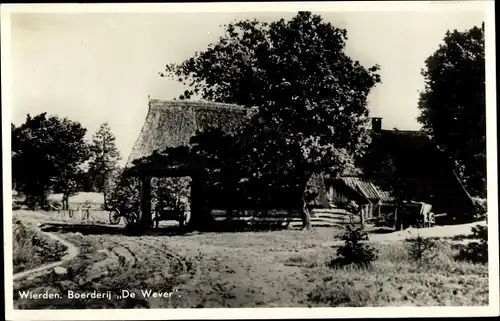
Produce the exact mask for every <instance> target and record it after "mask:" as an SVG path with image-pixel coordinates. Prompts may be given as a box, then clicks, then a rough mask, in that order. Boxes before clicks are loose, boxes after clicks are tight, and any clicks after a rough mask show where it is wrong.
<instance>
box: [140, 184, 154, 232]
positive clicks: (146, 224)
mask: <svg viewBox="0 0 500 321" xmlns="http://www.w3.org/2000/svg"><path fill="white" fill-rule="evenodd" d="M140 205H141V206H140V216H139V217H140V219H139V220H140V221H139V225H140V227H141V229H148V228H150V227H151V223H152V219H151V177H150V176H141V177H140Z"/></svg>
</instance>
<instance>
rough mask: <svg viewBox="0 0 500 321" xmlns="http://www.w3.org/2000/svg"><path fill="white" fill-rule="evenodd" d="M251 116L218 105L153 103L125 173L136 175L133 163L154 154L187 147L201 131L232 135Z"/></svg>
mask: <svg viewBox="0 0 500 321" xmlns="http://www.w3.org/2000/svg"><path fill="white" fill-rule="evenodd" d="M252 112H253V110H252V109H251V108H246V107H242V106H238V105H231V104H222V103H215V102H198V101H177V100H173V101H165V100H150V101H149V110H148V114H147V116H146V120H145V122H144V125H143V127H142V130H141V132H140V134H139V137H138V138H137V140H136V142H135V144H134V146H133V148H132V152H131V154H130V156H129V158H128V161H127V164H126V166H125V171H126V172H130V171H133V170H134V167H135V164H134V161H137V160H140V159H142V158H145V157H148V156H151V155H152V154H153V152H155V151H156V152H162V151H164V150H166V149H167V148H175V147H182V146H188V145H189V143H190V139H191V138H192V137H194V136H195V135H196V133H197V132H198V131H200V132H203V131H204V130H207V129H209V128H221V129H222V130H223V131H225V132H227V133H233V132H235V131H236V130H238V129H239V128H240V127H241V125H242V124H244V122H246V121H247V120H248V117H249V116H250V115H251V114H252Z"/></svg>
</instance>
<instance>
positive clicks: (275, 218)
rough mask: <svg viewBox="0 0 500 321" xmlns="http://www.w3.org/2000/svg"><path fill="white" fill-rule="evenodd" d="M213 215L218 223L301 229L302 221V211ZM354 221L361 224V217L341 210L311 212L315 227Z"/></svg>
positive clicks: (244, 212)
mask: <svg viewBox="0 0 500 321" xmlns="http://www.w3.org/2000/svg"><path fill="white" fill-rule="evenodd" d="M212 215H213V216H214V219H215V220H216V221H228V220H229V221H231V222H247V223H248V224H249V225H254V224H281V225H283V226H290V227H300V226H302V220H301V217H300V210H235V211H233V212H232V214H231V215H228V213H227V211H226V210H219V209H214V210H212ZM351 220H354V221H355V222H357V223H360V222H361V218H360V217H359V216H354V215H351V214H350V213H349V212H347V211H346V210H343V209H339V208H331V209H322V208H320V209H313V210H312V211H311V225H312V226H313V227H335V226H341V225H344V224H347V223H349V222H350V221H351Z"/></svg>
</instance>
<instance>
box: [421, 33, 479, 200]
mask: <svg viewBox="0 0 500 321" xmlns="http://www.w3.org/2000/svg"><path fill="white" fill-rule="evenodd" d="M484 55H485V51H484V23H483V24H482V25H481V26H480V27H474V28H472V29H470V30H466V31H463V32H460V31H457V30H454V31H452V32H451V31H448V32H447V33H446V35H445V37H444V40H443V43H442V44H441V45H440V46H439V49H438V50H437V51H436V52H435V53H434V54H432V55H431V56H430V57H429V58H428V59H427V60H426V61H425V63H426V68H425V69H424V70H422V75H423V76H424V78H425V82H426V85H425V90H424V91H423V92H422V93H421V94H420V101H419V109H420V116H419V117H418V121H419V122H420V123H422V125H423V129H424V130H426V131H427V132H428V133H429V134H430V135H431V136H432V138H433V140H434V142H435V143H436V144H437V145H438V146H439V147H440V148H441V149H442V150H443V151H444V152H445V153H446V155H447V157H449V158H450V159H451V160H452V161H454V162H455V169H456V171H457V173H458V175H459V176H460V178H461V179H462V180H463V181H464V182H465V185H466V187H467V188H468V190H470V191H471V192H472V193H473V194H476V195H480V196H485V194H486V114H485V112H486V107H485V90H486V87H485V56H484Z"/></svg>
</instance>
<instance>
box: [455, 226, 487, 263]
mask: <svg viewBox="0 0 500 321" xmlns="http://www.w3.org/2000/svg"><path fill="white" fill-rule="evenodd" d="M471 231H472V237H473V238H474V239H476V240H478V241H473V242H470V243H468V244H467V245H466V246H465V247H464V248H462V249H461V250H460V253H459V254H458V257H457V259H459V260H465V261H470V262H475V263H488V225H476V226H473V227H472V228H471Z"/></svg>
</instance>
